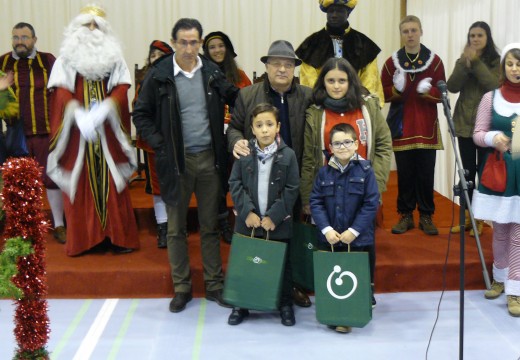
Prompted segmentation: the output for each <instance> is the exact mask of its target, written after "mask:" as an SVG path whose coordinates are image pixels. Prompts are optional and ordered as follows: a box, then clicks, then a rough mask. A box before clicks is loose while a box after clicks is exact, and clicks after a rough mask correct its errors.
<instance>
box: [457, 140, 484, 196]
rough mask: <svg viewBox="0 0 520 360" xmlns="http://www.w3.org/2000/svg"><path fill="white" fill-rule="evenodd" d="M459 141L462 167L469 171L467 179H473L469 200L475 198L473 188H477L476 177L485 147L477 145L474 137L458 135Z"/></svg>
mask: <svg viewBox="0 0 520 360" xmlns="http://www.w3.org/2000/svg"><path fill="white" fill-rule="evenodd" d="M457 142H458V143H459V152H460V159H461V161H462V167H463V168H464V169H465V170H467V171H468V175H467V176H466V181H472V182H473V187H472V188H471V189H469V190H468V195H469V200H470V201H471V200H473V189H474V188H475V186H476V184H475V179H476V177H477V171H478V169H479V167H480V164H481V163H482V159H483V158H484V154H485V151H486V150H485V149H484V148H481V147H480V146H477V145H475V143H474V142H473V138H465V137H457Z"/></svg>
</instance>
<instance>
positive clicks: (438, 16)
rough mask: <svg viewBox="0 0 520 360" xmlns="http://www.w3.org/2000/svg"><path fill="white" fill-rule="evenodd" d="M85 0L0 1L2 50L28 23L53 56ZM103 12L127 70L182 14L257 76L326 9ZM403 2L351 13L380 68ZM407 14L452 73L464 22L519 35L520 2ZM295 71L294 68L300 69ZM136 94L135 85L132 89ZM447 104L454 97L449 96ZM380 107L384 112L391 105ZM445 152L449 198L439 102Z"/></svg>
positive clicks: (477, 1)
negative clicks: (222, 41)
mask: <svg viewBox="0 0 520 360" xmlns="http://www.w3.org/2000/svg"><path fill="white" fill-rule="evenodd" d="M91 2H96V1H89V0H17V1H12V0H1V1H0V4H1V6H2V7H1V9H2V11H1V12H0V34H3V39H4V41H3V42H2V44H4V51H3V52H7V51H10V50H11V30H12V27H13V26H14V25H15V24H16V23H18V22H20V21H24V22H29V23H31V24H32V25H33V26H34V27H35V30H36V36H37V37H38V41H37V43H36V47H37V48H38V49H39V50H41V51H44V52H51V53H53V54H55V55H56V56H57V55H58V54H59V48H60V44H61V41H62V37H63V35H62V34H63V29H64V28H65V27H66V26H67V24H68V23H69V22H70V20H71V19H72V18H73V17H74V16H76V15H77V14H78V13H79V10H80V9H81V8H82V7H83V6H84V5H85V4H87V3H91ZM97 3H99V4H101V5H102V6H103V7H104V9H105V10H106V12H107V20H108V21H109V22H110V24H111V26H112V28H113V30H114V32H115V33H116V34H117V35H118V37H119V39H120V40H121V43H122V44H123V48H124V52H125V58H126V61H127V64H128V66H129V68H130V69H131V72H133V70H132V69H133V67H134V64H139V67H141V66H142V65H144V61H145V58H146V57H147V52H148V46H149V44H150V42H151V41H152V40H154V39H160V40H163V41H167V42H169V40H170V38H171V29H172V27H173V25H174V23H175V21H176V20H177V19H179V18H181V17H193V18H196V19H198V20H199V21H200V22H201V24H202V26H203V29H204V34H207V33H209V32H211V31H217V30H220V31H223V32H225V33H226V34H227V35H228V36H229V37H230V39H231V41H232V42H233V46H234V48H235V51H236V53H237V54H238V57H237V61H238V63H239V65H240V66H241V67H242V68H243V69H244V71H245V72H246V74H247V75H248V76H249V77H252V76H253V71H256V73H257V74H258V76H260V75H261V74H262V73H263V72H264V71H265V67H264V64H262V63H261V62H260V57H261V56H263V55H266V54H267V50H268V48H269V45H270V44H271V42H273V41H274V40H278V39H284V40H288V41H290V42H291V43H292V44H293V46H294V47H295V48H296V47H298V45H299V44H300V43H301V42H302V41H303V40H304V39H305V38H306V37H307V36H308V35H310V34H311V33H313V32H315V31H317V30H319V29H321V28H322V27H323V26H324V25H325V22H326V15H325V13H323V12H322V11H321V10H320V9H319V6H318V0H256V1H253V0H212V1H209V0H190V1H187V0H149V1H142V0H125V1H121V0H119V1H118V0H98V1H97ZM400 4H401V1H400V0H386V1H382V0H361V1H359V2H358V5H357V6H356V8H355V9H354V11H353V12H352V13H351V15H350V18H349V21H350V23H351V25H352V27H353V28H354V29H356V30H358V31H361V32H363V33H364V34H365V35H367V36H368V37H370V38H371V39H372V40H374V41H375V42H376V43H377V44H378V45H379V47H380V48H381V53H380V54H379V56H378V66H379V68H381V66H382V64H383V62H384V61H385V60H386V59H387V58H388V57H389V56H390V55H391V54H392V52H394V51H395V50H397V49H398V48H399V47H400V35H399V20H400ZM407 13H408V14H414V15H417V16H418V17H419V18H420V19H421V21H422V25H423V30H424V35H423V38H422V41H423V42H424V44H425V45H426V46H428V47H429V48H431V49H432V50H433V51H435V52H436V53H437V54H438V55H439V56H440V57H441V58H442V59H443V61H444V66H445V69H446V77H449V75H450V74H451V71H452V69H453V66H454V64H455V60H456V59H457V58H458V57H459V56H460V53H461V51H462V48H463V46H464V43H465V39H466V34H467V31H468V28H469V26H470V25H471V24H472V23H473V22H475V21H477V20H484V21H486V22H488V23H489V24H490V26H491V29H492V31H493V37H494V39H495V42H496V44H497V45H498V46H499V47H503V46H504V45H506V44H508V43H510V42H513V41H520V27H519V26H518V14H519V13H520V1H518V0H500V1H498V0H457V1H451V0H437V1H431V0H428V1H426V0H409V1H407ZM297 71H298V70H297ZM129 97H130V98H132V97H133V88H132V89H131V90H130V92H129ZM450 99H451V103H452V107H454V104H455V101H456V96H453V95H450ZM384 111H385V112H386V111H388V105H386V106H385V108H384ZM439 114H440V123H441V130H442V135H443V141H444V146H445V150H444V151H439V152H438V157H437V166H436V175H435V189H436V190H437V191H438V192H439V193H441V194H442V195H445V196H448V197H451V196H452V186H453V176H454V172H455V171H454V155H453V150H452V149H451V143H450V140H449V135H448V132H447V126H446V120H445V118H444V115H443V112H442V108H439Z"/></svg>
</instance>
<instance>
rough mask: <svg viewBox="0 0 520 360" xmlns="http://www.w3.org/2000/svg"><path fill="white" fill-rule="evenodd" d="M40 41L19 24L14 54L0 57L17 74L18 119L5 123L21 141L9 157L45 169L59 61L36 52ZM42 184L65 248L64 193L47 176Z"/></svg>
mask: <svg viewBox="0 0 520 360" xmlns="http://www.w3.org/2000/svg"><path fill="white" fill-rule="evenodd" d="M37 40H38V38H37V37H36V34H35V32H34V28H33V26H32V25H31V24H28V23H24V22H21V23H18V24H16V25H15V26H14V28H13V31H12V45H13V51H12V52H9V53H7V54H4V55H2V56H1V57H0V66H1V70H2V71H3V72H6V73H8V72H13V73H14V85H11V89H12V90H13V91H14V93H15V95H16V98H17V99H18V101H19V107H20V115H19V118H18V119H13V120H12V121H11V120H9V119H6V121H7V122H8V132H13V134H18V135H19V136H18V137H13V138H17V139H18V141H16V142H15V143H12V144H10V145H11V146H9V148H8V149H7V156H25V155H28V156H31V157H34V158H35V159H36V161H38V163H39V164H40V166H42V167H43V168H44V169H45V167H46V166H47V156H48V155H49V98H50V90H48V89H47V80H48V78H49V75H50V73H51V69H52V66H53V64H54V61H55V60H56V59H55V57H54V56H53V55H52V54H49V53H44V52H41V51H37V50H36V48H35V44H36V41H37ZM8 135H9V134H8ZM24 135H25V144H23V142H24ZM43 184H44V186H45V188H46V189H47V199H48V201H49V205H50V207H51V211H52V216H53V220H54V232H53V235H54V238H55V239H56V240H57V241H58V242H59V243H61V244H64V243H65V241H66V234H65V233H66V230H65V227H64V221H63V196H62V193H61V191H60V190H59V189H58V186H56V184H55V183H54V182H52V180H51V179H50V178H49V177H48V176H47V175H46V174H43Z"/></svg>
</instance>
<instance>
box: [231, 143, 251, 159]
mask: <svg viewBox="0 0 520 360" xmlns="http://www.w3.org/2000/svg"><path fill="white" fill-rule="evenodd" d="M249 152H250V151H249V143H248V141H247V140H246V139H241V140H238V141H237V142H236V143H235V146H233V156H234V157H235V158H236V159H240V157H241V156H247V155H249Z"/></svg>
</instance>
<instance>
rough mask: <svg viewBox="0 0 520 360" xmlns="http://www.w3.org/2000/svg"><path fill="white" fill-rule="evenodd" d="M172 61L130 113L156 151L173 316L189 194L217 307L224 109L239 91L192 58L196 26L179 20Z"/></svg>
mask: <svg viewBox="0 0 520 360" xmlns="http://www.w3.org/2000/svg"><path fill="white" fill-rule="evenodd" d="M171 41H172V45H173V48H174V50H175V54H174V55H171V56H169V57H167V58H165V59H164V60H163V61H161V63H160V64H158V65H157V66H155V67H154V68H153V69H151V70H150V71H149V73H148V74H147V76H146V79H145V80H144V82H143V85H142V88H141V92H140V93H139V96H138V99H137V102H136V104H135V107H134V112H133V121H134V124H135V127H136V129H137V131H138V133H139V134H140V135H141V136H142V137H143V138H144V140H145V141H146V142H147V143H148V144H149V145H150V146H151V147H152V148H153V149H154V150H155V154H156V167H157V174H158V176H159V183H160V187H161V196H162V198H163V200H164V202H165V203H166V210H167V213H168V258H169V261H170V266H171V274H172V280H173V285H174V290H175V297H174V298H173V299H172V301H171V302H170V311H171V312H180V311H182V310H184V308H185V307H186V303H188V302H189V301H190V300H191V299H192V282H191V276H190V263H189V256H188V243H187V238H186V216H187V212H188V207H189V202H190V198H191V195H192V194H193V193H195V196H196V198H197V205H198V218H199V224H200V238H201V253H202V264H203V269H204V282H205V287H206V299H207V300H211V301H216V302H217V303H218V304H219V305H221V306H227V304H225V303H224V301H223V299H222V289H223V280H224V277H223V272H222V260H221V257H220V242H219V238H218V232H217V214H218V201H219V198H220V191H222V186H221V185H222V184H223V181H227V177H226V176H227V174H226V169H227V168H226V164H227V153H226V149H225V142H224V135H223V134H224V103H228V104H229V105H231V106H232V105H233V104H234V100H235V98H236V96H237V93H238V89H237V88H236V87H234V86H233V85H232V84H231V83H229V82H228V81H227V80H226V79H225V76H224V74H223V73H222V72H221V71H220V70H219V68H218V66H217V65H215V64H214V63H212V62H211V61H208V60H206V59H205V58H202V57H200V56H199V55H198V53H199V49H200V46H201V44H202V26H201V24H200V23H199V22H198V21H197V20H195V19H185V18H183V19H180V20H179V21H177V23H176V24H175V25H174V27H173V30H172V40H171Z"/></svg>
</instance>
